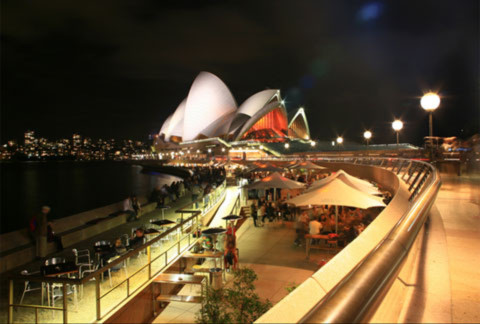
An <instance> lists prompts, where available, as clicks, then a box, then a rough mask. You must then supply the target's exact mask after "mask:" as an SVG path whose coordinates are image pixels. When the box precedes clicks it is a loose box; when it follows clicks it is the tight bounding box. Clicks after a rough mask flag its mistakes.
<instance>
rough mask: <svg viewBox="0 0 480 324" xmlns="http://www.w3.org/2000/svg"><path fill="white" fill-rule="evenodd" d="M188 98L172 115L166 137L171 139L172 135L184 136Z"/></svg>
mask: <svg viewBox="0 0 480 324" xmlns="http://www.w3.org/2000/svg"><path fill="white" fill-rule="evenodd" d="M186 103H187V98H185V99H183V101H182V102H181V103H180V105H178V107H177V110H175V112H174V113H173V115H172V118H171V120H170V123H169V125H168V126H167V129H166V131H165V139H166V140H169V139H170V137H171V136H178V137H182V135H183V116H184V115H185V106H186Z"/></svg>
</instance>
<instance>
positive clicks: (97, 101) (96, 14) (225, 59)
mask: <svg viewBox="0 0 480 324" xmlns="http://www.w3.org/2000/svg"><path fill="white" fill-rule="evenodd" d="M14 4H15V5H14ZM2 9H3V10H2V28H1V29H2V32H1V34H2V38H1V42H2V58H1V59H2V66H3V69H2V70H3V71H2V81H3V82H2V90H1V92H2V99H1V107H2V108H1V113H2V134H1V136H2V142H5V141H6V140H8V139H9V138H12V137H19V136H21V134H22V133H23V131H24V130H25V129H30V128H34V129H38V131H39V132H40V133H42V134H45V136H46V137H62V136H65V135H66V134H71V132H72V131H73V130H75V131H77V132H80V133H89V134H91V135H92V136H93V137H126V138H132V139H146V138H147V136H148V134H152V133H158V131H159V129H160V127H161V125H162V123H163V121H164V120H165V118H166V117H167V116H168V115H169V114H171V113H172V112H173V111H174V110H175V108H176V106H177V104H178V102H179V101H181V100H182V99H183V98H185V96H186V94H187V93H186V92H187V91H188V88H189V87H190V85H191V80H192V79H193V78H194V76H195V75H197V74H198V73H199V72H200V71H204V70H207V71H212V72H213V73H215V74H217V75H218V76H219V77H221V78H222V79H223V80H224V81H225V82H226V83H227V84H228V85H229V87H230V90H231V91H232V93H235V94H236V99H237V100H238V101H239V102H238V104H240V103H241V102H242V101H243V100H245V99H246V98H247V97H248V96H249V94H251V93H253V92H255V91H259V90H262V89H265V88H271V89H276V88H278V89H280V90H281V92H282V96H283V97H284V98H285V101H286V103H285V104H286V107H287V110H288V111H289V112H291V111H294V110H295V109H296V108H298V107H299V106H303V107H305V111H306V114H307V116H308V118H309V121H310V123H311V125H312V138H315V139H320V140H331V139H334V138H336V137H337V136H343V138H345V139H346V140H349V141H356V142H361V141H362V140H363V137H362V134H363V133H364V131H365V130H367V129H368V130H370V131H372V133H373V136H372V139H371V141H372V143H373V142H377V143H378V142H383V143H393V142H395V133H394V132H393V130H392V129H391V122H392V121H393V120H394V119H396V118H400V119H402V120H403V122H404V130H403V131H402V135H401V136H402V139H403V140H404V141H405V142H410V143H413V144H417V145H418V144H421V143H422V139H423V137H424V136H426V135H428V114H427V113H426V112H425V111H423V109H422V108H421V107H420V97H421V96H422V95H423V93H424V92H427V91H429V90H434V91H438V92H439V93H440V95H441V97H442V103H441V105H440V107H439V109H438V111H436V112H435V116H434V119H433V122H434V130H435V134H434V135H438V136H459V137H462V138H468V137H469V136H471V135H473V134H474V133H476V132H478V123H479V120H480V111H479V109H478V72H479V69H478V54H479V53H478V38H479V37H478V36H479V35H478V2H477V1H462V2H461V3H458V2H454V1H446V2H442V4H441V5H439V4H438V2H435V1H422V2H421V3H414V2H412V1H407V2H391V1H389V2H387V1H356V2H338V1H336V2H309V1H307V2H302V3H296V2H287V1H276V2H263V3H261V4H258V3H249V2H242V3H231V2H222V3H218V2H215V1H208V2H202V3H197V2H176V3H156V2H150V1H142V2H136V3H135V4H126V3H119V2H102V3H98V2H95V3H93V2H92V3H91V5H90V6H85V5H84V3H63V2H51V1H46V2H45V1H42V2H35V1H34V2H18V1H15V2H13V1H8V0H7V1H4V2H3V3H2ZM219 25H221V26H222V28H218V26H219Z"/></svg>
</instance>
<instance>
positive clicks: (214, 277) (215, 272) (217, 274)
mask: <svg viewBox="0 0 480 324" xmlns="http://www.w3.org/2000/svg"><path fill="white" fill-rule="evenodd" d="M210 284H211V285H212V287H213V288H214V289H220V288H222V286H223V281H222V268H211V269H210Z"/></svg>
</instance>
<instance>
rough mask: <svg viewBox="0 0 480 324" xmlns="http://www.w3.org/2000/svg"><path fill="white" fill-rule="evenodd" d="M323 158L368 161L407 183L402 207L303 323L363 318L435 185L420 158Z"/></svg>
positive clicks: (398, 261)
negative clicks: (406, 205)
mask: <svg viewBox="0 0 480 324" xmlns="http://www.w3.org/2000/svg"><path fill="white" fill-rule="evenodd" d="M322 160H323V161H325V162H342V163H345V162H347V163H353V164H362V165H372V166H378V167H383V168H386V169H387V170H390V171H392V172H394V173H396V174H397V175H398V176H399V178H400V179H401V180H403V181H404V182H405V183H406V184H407V185H408V191H409V192H410V196H409V199H408V200H409V202H410V206H409V208H408V210H407V211H406V212H405V213H404V214H403V216H402V217H401V218H400V220H399V221H398V223H397V224H396V225H395V226H394V227H393V228H392V230H391V231H390V232H389V233H388V234H387V236H386V237H385V238H384V239H383V240H382V241H381V242H380V243H379V244H378V245H377V246H376V247H375V248H373V249H372V250H371V251H370V252H369V253H368V254H367V256H366V257H365V258H364V259H363V260H362V261H361V262H360V263H359V264H357V265H356V266H355V267H354V268H353V269H352V270H351V271H350V272H349V273H348V274H347V275H346V276H345V277H344V278H343V279H342V280H341V281H340V282H338V283H337V285H336V286H335V287H334V288H333V289H332V290H330V291H329V292H328V293H327V294H326V295H325V296H324V297H323V298H322V299H321V300H320V302H319V303H317V305H316V306H315V307H314V308H313V309H312V310H311V311H310V312H309V313H307V314H305V315H304V316H303V318H302V319H301V321H300V322H303V323H307V322H308V323H326V322H327V323H355V322H364V321H367V320H368V318H369V316H371V315H372V313H373V312H374V310H375V309H376V306H377V305H378V304H379V302H380V301H381V299H382V296H384V294H385V293H386V292H387V291H388V289H389V288H390V286H391V284H392V283H393V281H394V279H395V278H396V276H397V274H398V272H399V271H400V269H401V266H402V262H403V260H404V259H405V258H406V257H407V255H408V253H409V250H410V247H411V246H412V244H413V242H414V241H415V239H416V237H417V234H418V232H419V231H420V229H421V228H422V226H423V224H424V222H425V220H426V218H427V216H428V212H429V210H430V208H431V206H432V205H433V203H434V201H435V198H436V195H437V193H438V191H439V189H440V184H441V181H440V177H439V174H438V171H437V170H435V168H434V167H433V166H432V165H430V164H428V163H424V162H420V161H414V160H406V159H395V158H356V157H352V158H347V159H344V158H342V159H338V158H335V157H333V158H322Z"/></svg>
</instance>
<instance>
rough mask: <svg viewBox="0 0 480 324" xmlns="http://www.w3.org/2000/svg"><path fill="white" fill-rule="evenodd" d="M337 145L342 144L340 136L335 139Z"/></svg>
mask: <svg viewBox="0 0 480 324" xmlns="http://www.w3.org/2000/svg"><path fill="white" fill-rule="evenodd" d="M337 143H338V144H342V143H343V137H341V136H339V137H337Z"/></svg>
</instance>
